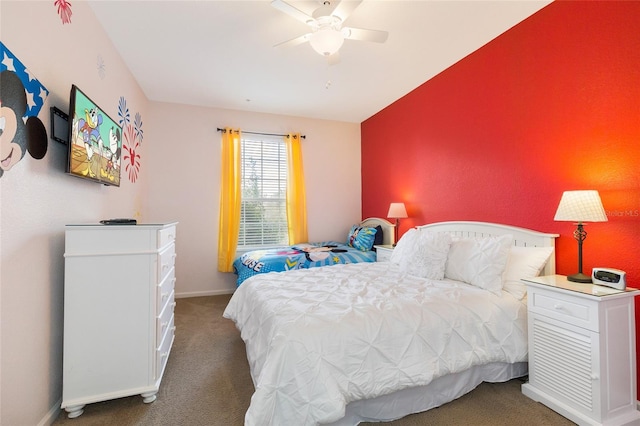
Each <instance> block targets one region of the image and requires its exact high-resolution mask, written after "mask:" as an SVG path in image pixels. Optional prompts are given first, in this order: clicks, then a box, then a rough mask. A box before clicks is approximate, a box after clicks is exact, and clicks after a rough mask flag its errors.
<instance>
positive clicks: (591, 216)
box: [553, 190, 607, 223]
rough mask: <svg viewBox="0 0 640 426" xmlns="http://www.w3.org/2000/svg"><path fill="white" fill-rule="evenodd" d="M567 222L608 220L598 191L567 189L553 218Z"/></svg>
mask: <svg viewBox="0 0 640 426" xmlns="http://www.w3.org/2000/svg"><path fill="white" fill-rule="evenodd" d="M553 220H555V221H566V222H578V223H582V222H606V221H607V214H606V212H605V211H604V207H602V201H601V200H600V195H599V194H598V191H592V190H588V191H565V192H564V193H563V194H562V198H561V199H560V204H559V205H558V210H557V211H556V215H555V217H554V218H553Z"/></svg>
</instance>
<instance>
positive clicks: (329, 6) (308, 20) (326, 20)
mask: <svg viewBox="0 0 640 426" xmlns="http://www.w3.org/2000/svg"><path fill="white" fill-rule="evenodd" d="M360 3H362V0H355V1H351V0H349V1H347V0H342V1H340V0H336V1H328V0H326V1H324V2H323V3H322V5H321V6H320V7H318V8H317V9H316V10H315V11H314V12H313V13H312V14H311V15H308V14H306V13H305V12H303V11H301V10H300V9H298V8H296V7H294V6H292V5H291V4H289V3H287V2H285V1H284V0H272V1H271V5H272V6H273V7H275V8H276V9H278V10H280V11H281V12H284V13H286V14H287V15H289V16H291V17H292V18H294V19H296V20H298V21H300V22H303V23H304V24H307V25H308V26H309V27H311V32H309V33H307V34H303V35H301V36H298V37H296V38H293V39H291V40H287V41H284V42H282V43H278V44H276V45H275V46H274V47H280V46H296V45H298V44H302V43H305V42H307V41H308V42H309V44H310V45H311V47H312V48H313V50H315V51H316V52H318V53H319V54H320V55H323V56H326V57H327V58H328V60H329V63H330V64H332V63H337V62H338V60H339V57H338V50H339V49H340V47H342V44H343V43H344V41H345V40H360V41H371V42H375V43H384V42H385V41H386V40H387V37H388V36H389V33H388V32H386V31H380V30H366V29H363V28H351V27H343V26H342V24H343V23H344V22H345V21H346V20H347V18H348V17H349V15H351V13H352V12H353V11H354V10H355V9H356V8H357V7H358V6H359V5H360Z"/></svg>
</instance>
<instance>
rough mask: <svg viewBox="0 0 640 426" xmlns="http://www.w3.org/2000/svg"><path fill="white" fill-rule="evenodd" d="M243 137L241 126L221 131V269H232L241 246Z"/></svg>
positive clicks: (229, 270)
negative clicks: (241, 144)
mask: <svg viewBox="0 0 640 426" xmlns="http://www.w3.org/2000/svg"><path fill="white" fill-rule="evenodd" d="M240 136H241V132H240V130H239V129H236V130H234V129H231V128H225V129H224V130H223V132H222V155H221V163H222V164H221V171H222V175H221V178H220V219H219V222H218V271H220V272H233V260H234V258H235V255H236V248H237V247H238V233H239V231H240V209H241V193H242V190H241V178H242V163H241V161H240V159H241V155H240V154H241V153H240V141H241V138H240Z"/></svg>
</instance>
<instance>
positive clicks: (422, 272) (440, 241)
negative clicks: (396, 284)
mask: <svg viewBox="0 0 640 426" xmlns="http://www.w3.org/2000/svg"><path fill="white" fill-rule="evenodd" d="M450 245H451V235H450V234H448V233H443V232H433V231H426V230H421V229H419V230H418V232H417V236H416V237H415V242H414V244H413V250H412V251H410V252H409V253H408V254H407V255H406V256H404V257H403V258H402V259H401V260H400V270H401V271H403V272H406V273H408V274H410V275H415V276H418V277H422V278H429V279H432V280H441V279H443V278H444V268H445V265H446V263H447V254H448V253H449V246H450Z"/></svg>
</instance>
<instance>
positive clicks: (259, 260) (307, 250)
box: [233, 241, 376, 285]
mask: <svg viewBox="0 0 640 426" xmlns="http://www.w3.org/2000/svg"><path fill="white" fill-rule="evenodd" d="M375 261H376V252H375V251H373V250H367V251H362V250H358V249H357V248H354V247H350V246H348V245H345V243H339V242H336V241H325V242H320V243H304V244H296V245H294V246H286V247H278V248H272V249H264V250H254V251H249V252H247V253H245V254H243V255H242V256H240V257H238V258H237V259H236V260H235V261H234V262H233V268H234V270H235V273H236V274H237V275H238V279H237V281H236V284H237V285H240V284H242V282H243V281H244V280H246V279H247V278H249V277H252V276H253V275H256V274H264V273H267V272H283V271H290V270H293V269H308V268H315V267H318V266H328V265H337V264H341V263H359V262H375Z"/></svg>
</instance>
